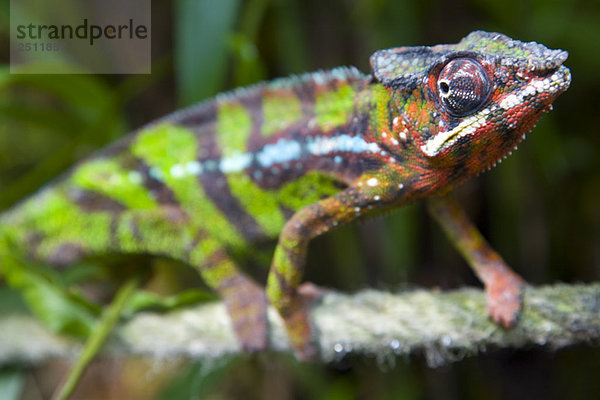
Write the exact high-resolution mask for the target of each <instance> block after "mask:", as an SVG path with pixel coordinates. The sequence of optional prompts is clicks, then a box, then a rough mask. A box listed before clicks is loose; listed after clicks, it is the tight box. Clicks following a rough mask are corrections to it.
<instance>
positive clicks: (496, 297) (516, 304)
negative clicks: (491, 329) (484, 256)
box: [485, 270, 525, 328]
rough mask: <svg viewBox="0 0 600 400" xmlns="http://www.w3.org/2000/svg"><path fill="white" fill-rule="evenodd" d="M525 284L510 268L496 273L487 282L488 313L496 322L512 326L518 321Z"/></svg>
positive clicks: (508, 326)
mask: <svg viewBox="0 0 600 400" xmlns="http://www.w3.org/2000/svg"><path fill="white" fill-rule="evenodd" d="M524 285H525V281H523V279H522V278H521V277H520V276H518V275H517V274H515V273H514V272H512V271H510V270H509V271H508V273H507V271H504V273H498V274H496V275H495V276H494V279H491V280H490V281H489V282H488V283H487V284H486V286H485V290H486V293H487V313H488V315H489V316H490V318H491V319H492V320H493V321H494V322H495V323H497V324H500V325H502V326H504V327H506V328H510V327H511V326H513V325H514V324H515V323H516V322H517V319H518V317H519V313H520V312H521V308H522V304H523V299H522V297H523V287H524Z"/></svg>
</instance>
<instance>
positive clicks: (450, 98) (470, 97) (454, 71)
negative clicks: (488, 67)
mask: <svg viewBox="0 0 600 400" xmlns="http://www.w3.org/2000/svg"><path fill="white" fill-rule="evenodd" d="M491 86H492V85H491V82H490V79H489V78H488V75H487V74H486V72H485V70H484V69H483V67H482V66H481V64H479V63H478V62H477V61H475V60H472V59H469V58H456V59H454V60H452V61H450V62H449V63H448V64H446V66H445V67H444V68H443V69H442V71H441V72H440V75H439V77H438V95H439V97H440V100H441V101H442V103H443V104H444V106H445V107H446V109H447V110H448V111H449V112H450V114H452V115H455V116H458V117H462V116H465V115H468V114H471V113H473V112H475V111H477V110H479V108H480V107H481V106H482V105H483V104H484V103H485V101H486V100H487V99H488V97H489V95H490V89H491Z"/></svg>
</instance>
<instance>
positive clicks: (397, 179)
mask: <svg viewBox="0 0 600 400" xmlns="http://www.w3.org/2000/svg"><path fill="white" fill-rule="evenodd" d="M566 58H567V53H566V52H564V51H562V50H549V49H547V48H546V47H544V46H543V45H540V44H537V43H534V42H529V43H524V42H520V41H516V40H513V39H510V38H508V37H507V36H504V35H502V34H497V33H488V32H483V31H477V32H473V33H471V34H470V35H468V36H467V37H466V38H464V39H463V40H462V41H461V42H459V43H458V44H452V45H438V46H433V47H400V48H393V49H388V50H382V51H378V52H376V53H375V54H373V56H372V57H371V66H372V73H371V74H369V75H365V74H362V73H360V72H359V71H358V70H356V69H354V68H337V69H334V70H331V71H328V72H316V73H311V74H306V75H302V76H299V77H291V78H285V79H279V80H275V81H272V82H269V83H261V84H258V85H256V86H253V87H250V88H245V89H238V90H236V91H233V92H230V93H227V94H222V95H219V96H217V97H216V98H215V99H214V100H211V101H208V102H204V103H201V104H200V105H197V106H195V107H191V108H189V109H186V110H184V111H180V112H176V113H174V114H172V115H170V116H167V117H165V118H163V119H160V120H158V121H156V122H153V123H151V124H149V125H147V126H145V127H143V128H141V129H139V130H138V131H136V132H134V133H132V134H130V135H129V136H127V137H125V138H124V139H122V140H121V141H119V142H117V143H116V144H114V145H112V146H110V147H109V148H107V149H105V150H103V151H100V152H99V153H97V154H95V155H93V156H91V157H90V158H88V159H87V160H84V161H83V162H81V163H79V164H78V165H75V166H74V167H73V168H72V169H71V170H70V171H68V172H67V173H66V174H65V175H64V176H62V177H61V178H59V179H58V180H57V181H56V182H54V183H52V184H50V185H48V186H47V187H45V188H43V189H41V190H40V191H39V192H38V193H37V194H35V195H33V196H32V197H30V198H29V199H26V200H24V201H23V202H21V203H19V204H17V205H15V206H14V207H13V208H12V209H10V210H8V211H6V212H5V213H4V214H2V216H1V217H0V233H1V235H2V236H0V239H3V240H4V241H2V242H1V243H11V245H10V249H9V248H8V247H9V246H8V245H6V244H5V245H4V248H2V249H0V250H1V251H2V252H8V251H9V250H10V251H11V252H15V251H20V252H21V254H23V255H25V256H27V257H30V258H32V259H35V260H38V261H43V262H45V263H50V264H69V263H72V262H74V261H76V260H78V259H80V258H82V257H85V256H90V255H96V254H105V253H149V254H155V255H163V256H168V257H172V258H174V259H177V260H180V261H183V262H184V263H187V264H189V265H191V266H193V267H194V268H196V269H197V270H198V271H199V272H200V274H201V275H202V278H203V279H204V281H205V282H206V283H207V284H208V285H209V286H210V287H212V288H214V289H215V290H216V291H217V292H218V293H219V294H220V295H221V296H222V298H223V299H224V301H225V304H226V306H227V308H228V311H229V313H230V316H231V318H232V321H233V325H234V328H235V331H236V334H237V335H238V337H239V340H240V342H241V345H242V346H243V348H245V349H248V350H256V349H261V348H264V347H265V346H266V343H267V338H266V332H267V330H266V316H265V315H266V311H265V310H266V305H267V299H268V301H270V302H271V303H272V304H273V305H274V306H275V307H276V308H277V310H278V311H279V313H280V315H281V316H282V317H283V320H284V322H285V324H286V328H287V331H288V333H289V337H290V340H291V343H292V344H293V346H294V347H295V349H296V351H297V354H298V355H299V356H300V357H302V358H310V357H312V356H314V354H315V348H314V346H313V345H312V342H311V331H310V329H311V328H310V320H309V313H308V307H307V303H306V299H305V297H306V296H303V295H302V294H301V293H302V291H301V290H300V291H299V290H298V288H299V286H300V283H301V277H302V271H303V268H304V262H305V256H306V249H307V245H308V243H309V241H310V240H311V239H312V238H314V237H316V236H318V235H321V234H323V233H325V232H327V231H329V230H331V229H333V228H334V227H336V226H338V225H341V224H344V223H348V222H351V221H353V220H355V219H357V218H359V217H363V216H365V215H369V214H374V213H378V212H381V211H382V210H387V209H391V208H394V207H399V206H402V205H404V204H407V203H409V202H412V201H415V200H418V199H423V198H430V199H431V201H430V202H429V206H430V207H429V210H430V211H431V212H432V214H433V215H434V217H435V218H436V219H437V220H438V221H440V223H441V224H442V226H443V228H444V229H445V230H446V232H447V233H448V236H449V237H450V239H451V240H452V242H453V243H454V245H455V246H456V247H457V248H458V250H459V251H460V252H461V253H462V254H463V255H464V257H465V258H466V260H467V261H468V262H469V263H470V264H471V266H472V267H473V268H474V270H475V272H476V274H477V275H478V276H479V277H480V278H481V280H482V281H483V283H484V285H485V287H486V290H487V292H488V310H489V313H490V316H491V318H492V319H493V320H495V321H496V322H498V323H501V324H503V325H506V326H510V325H512V324H513V323H514V322H515V321H516V318H517V316H518V312H519V309H520V295H521V287H522V285H523V280H522V279H521V278H520V277H519V276H518V275H517V274H516V273H514V272H512V271H511V270H510V269H509V268H508V267H507V266H506V264H505V263H504V261H502V259H501V257H500V256H499V255H498V254H497V253H495V252H494V251H493V250H492V249H491V248H490V247H489V245H487V243H486V242H485V240H484V239H483V238H482V236H481V235H480V234H479V232H478V231H477V230H476V228H475V227H474V226H473V225H472V224H471V223H470V222H469V220H468V219H467V217H466V216H465V214H464V213H463V212H462V211H461V209H460V208H459V207H458V205H457V204H456V203H454V202H453V200H452V199H451V198H450V197H449V196H448V195H447V194H448V192H450V191H451V189H452V188H453V187H454V186H455V185H457V184H458V183H459V182H461V181H463V180H465V179H467V178H469V177H472V176H474V175H476V174H478V173H480V172H482V171H485V170H487V169H489V168H490V167H492V166H493V165H495V164H496V162H498V161H499V160H501V159H502V158H503V157H506V156H507V155H508V154H510V152H511V151H512V150H513V149H514V148H516V146H517V145H518V144H519V142H521V140H522V139H523V138H524V137H525V133H526V132H528V131H529V130H530V129H531V128H532V126H533V124H534V122H535V121H536V120H537V119H538V118H539V117H540V115H541V114H542V113H543V112H544V111H547V110H549V108H550V107H551V103H552V102H553V101H554V100H555V99H556V97H557V96H558V95H560V94H561V93H562V92H564V91H565V90H566V89H567V88H568V86H569V84H570V79H571V77H570V72H569V70H568V69H567V68H566V67H564V66H562V63H563V62H564V61H565V59H566ZM276 238H278V243H277V246H276V249H275V252H274V255H273V258H272V264H271V270H270V273H269V275H268V279H267V285H266V291H265V290H263V289H262V288H261V287H260V286H259V285H257V284H255V283H254V282H253V281H252V280H251V279H250V278H249V277H247V276H246V275H245V274H244V273H243V272H241V271H240V269H239V268H238V267H237V266H236V263H235V262H234V261H233V260H234V259H235V257H234V255H240V254H245V253H247V252H248V251H250V250H251V249H252V247H253V246H255V245H256V244H257V243H259V242H262V241H265V240H272V239H276ZM1 265H2V258H0V268H1ZM265 293H266V294H265Z"/></svg>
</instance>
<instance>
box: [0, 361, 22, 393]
mask: <svg viewBox="0 0 600 400" xmlns="http://www.w3.org/2000/svg"><path fill="white" fill-rule="evenodd" d="M24 384H25V374H24V373H23V372H22V371H20V370H18V369H14V368H10V369H0V399H3V400H18V399H20V398H21V394H22V392H23V385H24Z"/></svg>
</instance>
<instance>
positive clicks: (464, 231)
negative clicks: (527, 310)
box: [428, 195, 525, 327]
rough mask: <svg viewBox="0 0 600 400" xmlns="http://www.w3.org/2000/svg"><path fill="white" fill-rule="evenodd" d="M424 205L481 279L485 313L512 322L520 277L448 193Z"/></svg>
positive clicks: (516, 310) (520, 288) (507, 323)
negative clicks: (484, 294)
mask: <svg viewBox="0 0 600 400" xmlns="http://www.w3.org/2000/svg"><path fill="white" fill-rule="evenodd" d="M428 206H429V207H428V208H429V212H430V213H431V214H432V215H433V217H434V218H435V219H436V220H437V221H438V222H439V223H440V225H441V226H442V228H443V229H444V231H445V232H446V235H447V236H448V238H449V239H450V241H451V242H452V244H453V245H454V246H455V247H456V249H457V250H458V251H459V252H460V253H461V254H462V255H463V257H464V258H465V260H467V262H468V263H469V265H470V266H471V268H472V269H473V271H474V272H475V274H476V275H477V277H478V278H479V279H480V280H481V281H482V282H483V284H484V286H485V290H486V293H487V312H488V314H489V316H490V317H491V318H492V320H493V321H494V322H496V323H500V324H502V325H504V326H505V327H510V326H512V325H514V324H515V322H516V321H517V318H518V316H519V313H520V311H521V306H522V292H523V286H524V285H525V281H524V280H523V278H521V277H520V276H519V275H517V273H515V272H514V271H513V270H511V269H510V267H509V266H508V265H507V264H506V263H505V262H504V260H503V259H502V257H500V255H499V254H498V253H496V252H495V251H494V250H493V249H492V248H491V247H490V245H489V244H488V243H487V242H486V240H485V239H484V238H483V236H482V235H481V233H480V232H479V231H478V230H477V228H476V227H475V226H474V225H473V224H472V222H471V221H470V220H469V218H468V217H467V215H466V214H465V212H464V211H463V210H462V208H461V207H460V206H459V205H458V204H457V203H456V201H455V200H454V199H453V198H452V196H451V195H446V196H443V197H435V198H431V199H429V201H428Z"/></svg>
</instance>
